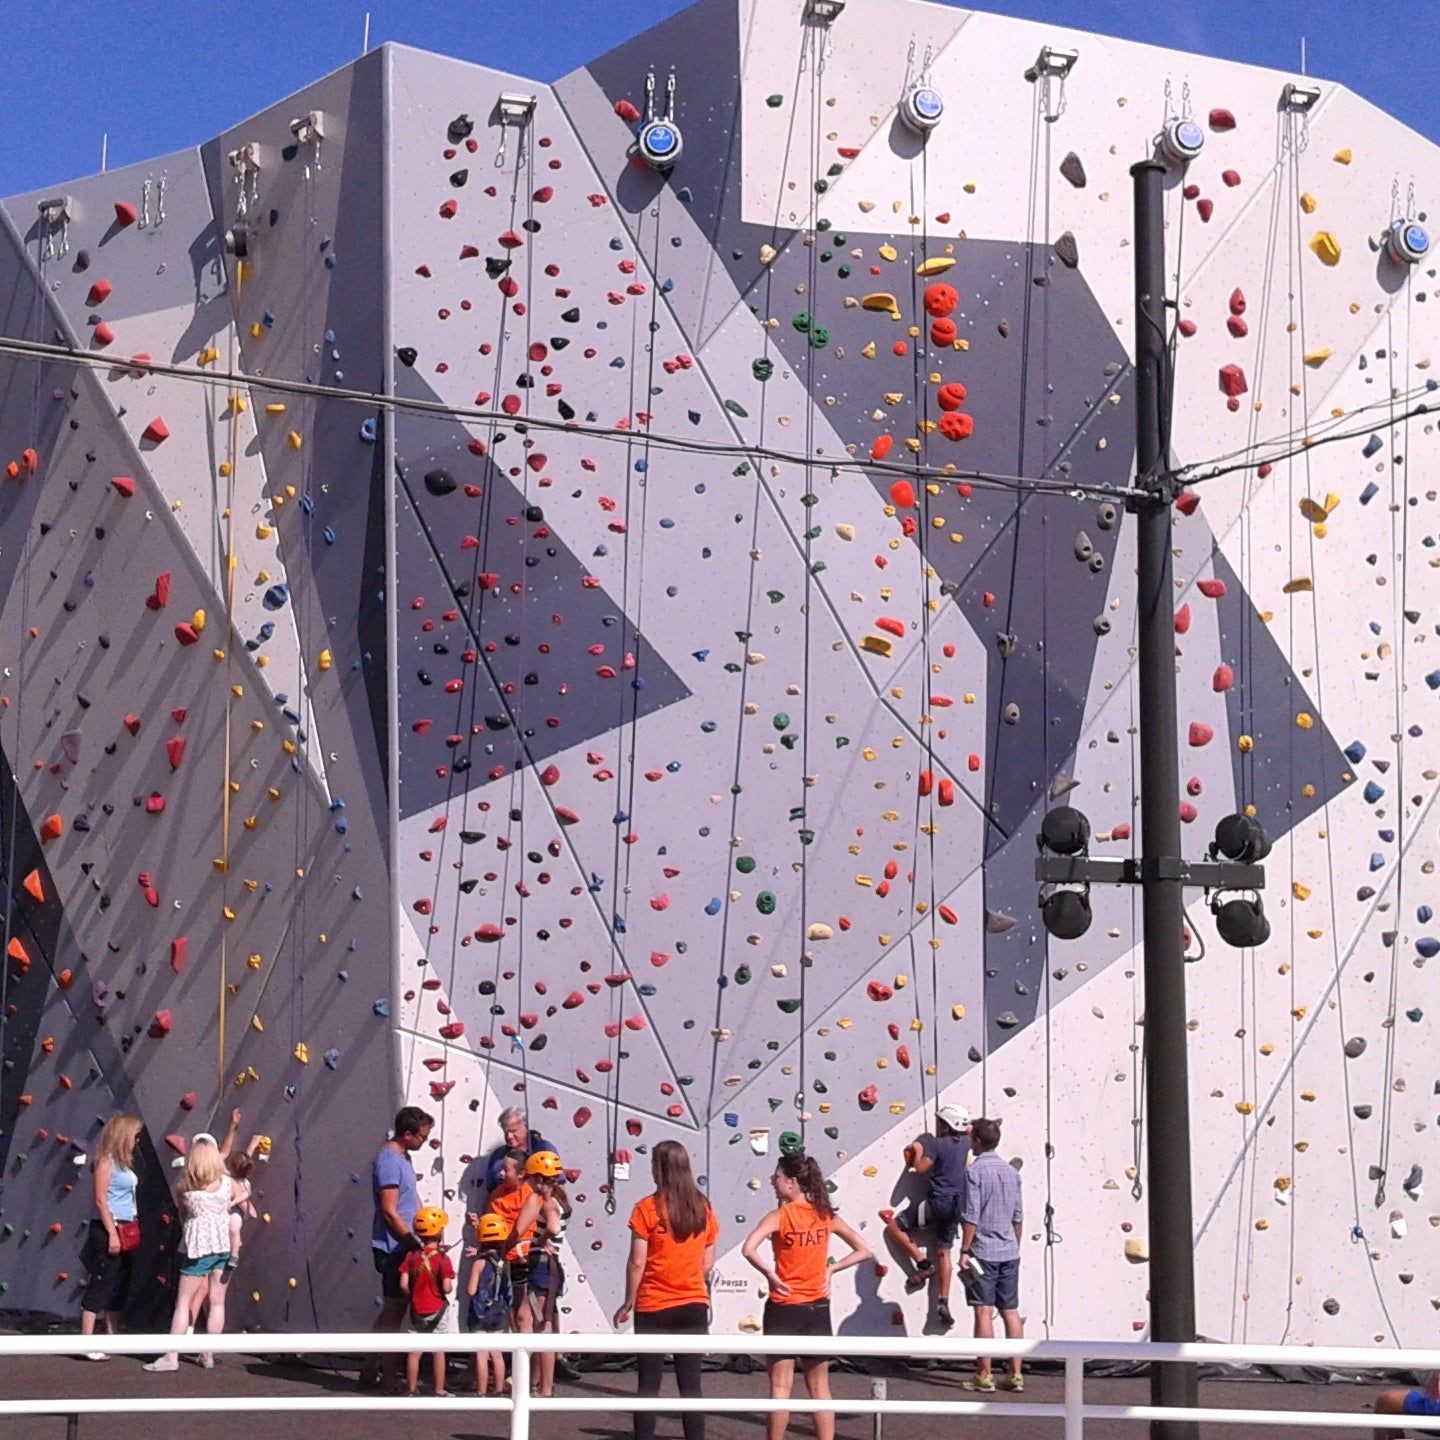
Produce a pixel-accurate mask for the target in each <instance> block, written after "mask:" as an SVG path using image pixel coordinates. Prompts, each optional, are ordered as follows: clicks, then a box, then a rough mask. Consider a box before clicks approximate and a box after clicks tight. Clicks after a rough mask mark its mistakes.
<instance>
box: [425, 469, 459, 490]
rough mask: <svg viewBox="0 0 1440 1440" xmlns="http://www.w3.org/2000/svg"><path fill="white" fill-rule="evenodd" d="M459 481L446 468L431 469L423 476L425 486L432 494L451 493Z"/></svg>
mask: <svg viewBox="0 0 1440 1440" xmlns="http://www.w3.org/2000/svg"><path fill="white" fill-rule="evenodd" d="M459 487H460V482H459V481H458V480H457V479H456V478H455V477H454V476H453V475H452V474H451V473H450V472H449V471H448V470H431V471H428V472H427V473H426V476H425V488H426V489H427V490H428V491H429V492H430V493H431V494H432V495H437V496H439V495H453V494H454V493H455V491H456V490H457V489H459Z"/></svg>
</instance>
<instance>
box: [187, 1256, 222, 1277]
mask: <svg viewBox="0 0 1440 1440" xmlns="http://www.w3.org/2000/svg"><path fill="white" fill-rule="evenodd" d="M229 1263H230V1252H229V1251H228V1250H221V1251H220V1252H219V1253H218V1254H215V1255H197V1256H195V1258H194V1259H193V1260H192V1259H191V1258H190V1256H188V1255H186V1256H184V1257H183V1258H182V1259H181V1261H180V1273H181V1274H182V1275H209V1274H210V1273H211V1272H212V1271H214V1270H223V1269H224V1268H225V1266H226V1265H228V1264H229Z"/></svg>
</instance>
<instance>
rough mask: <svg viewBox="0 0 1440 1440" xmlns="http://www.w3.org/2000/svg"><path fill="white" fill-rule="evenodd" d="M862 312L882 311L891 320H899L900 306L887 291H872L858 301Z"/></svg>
mask: <svg viewBox="0 0 1440 1440" xmlns="http://www.w3.org/2000/svg"><path fill="white" fill-rule="evenodd" d="M860 308H861V309H862V310H883V311H884V312H885V314H887V315H889V316H890V317H891V318H892V319H895V320H898V319H899V318H900V304H899V302H898V301H897V300H896V299H895V297H894V296H893V295H892V294H891V293H890V292H889V291H888V290H874V291H872V292H871V293H870V294H869V295H864V296H862V297H861V299H860Z"/></svg>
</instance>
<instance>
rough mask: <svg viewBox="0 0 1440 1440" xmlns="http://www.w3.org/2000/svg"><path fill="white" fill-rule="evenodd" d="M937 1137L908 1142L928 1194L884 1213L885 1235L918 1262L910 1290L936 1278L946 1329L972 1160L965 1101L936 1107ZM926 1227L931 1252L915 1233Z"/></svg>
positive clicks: (939, 1318)
mask: <svg viewBox="0 0 1440 1440" xmlns="http://www.w3.org/2000/svg"><path fill="white" fill-rule="evenodd" d="M935 1130H936V1134H935V1135H934V1136H930V1137H925V1136H919V1137H917V1138H916V1139H915V1140H914V1141H913V1142H912V1143H911V1144H910V1145H908V1146H906V1149H905V1156H906V1160H907V1161H908V1162H909V1165H910V1168H911V1169H913V1170H914V1172H915V1173H916V1174H917V1175H922V1176H924V1177H925V1179H926V1180H927V1181H928V1187H927V1189H928V1193H927V1195H926V1198H925V1199H924V1200H923V1201H922V1202H921V1203H920V1204H919V1205H913V1206H912V1205H908V1204H907V1205H903V1206H901V1208H900V1209H899V1210H896V1211H893V1212H882V1213H883V1215H884V1220H885V1234H886V1236H887V1237H888V1238H889V1240H890V1241H891V1242H892V1243H893V1244H894V1246H895V1248H896V1249H897V1250H899V1251H900V1253H901V1254H902V1255H904V1256H905V1257H906V1258H907V1259H908V1260H909V1261H910V1263H911V1264H912V1265H913V1266H914V1270H913V1272H912V1273H911V1275H910V1278H909V1279H908V1280H906V1282H905V1288H906V1290H909V1291H915V1290H922V1289H924V1287H925V1286H926V1285H927V1284H929V1282H930V1279H931V1277H932V1276H934V1277H936V1280H937V1284H936V1303H935V1318H936V1320H937V1321H938V1322H939V1323H940V1324H941V1325H943V1326H944V1327H945V1328H946V1329H947V1330H948V1329H949V1328H950V1327H951V1326H952V1325H953V1324H954V1323H955V1317H954V1315H952V1314H951V1313H950V1280H951V1273H952V1262H951V1258H950V1251H951V1249H952V1248H953V1247H954V1245H955V1240H956V1238H957V1236H958V1235H959V1234H960V1191H961V1187H962V1185H963V1184H964V1181H965V1167H966V1166H967V1165H968V1164H969V1162H970V1116H969V1114H968V1113H967V1112H966V1111H965V1109H964V1107H963V1106H960V1105H942V1106H941V1107H940V1108H939V1110H938V1111H937V1112H936V1116H935ZM921 1229H928V1230H930V1232H931V1235H930V1245H929V1250H930V1253H929V1255H924V1254H922V1253H921V1251H920V1247H919V1246H918V1245H917V1244H916V1243H915V1241H914V1240H913V1239H912V1238H911V1237H912V1235H913V1234H914V1233H915V1232H916V1231H917V1230H921Z"/></svg>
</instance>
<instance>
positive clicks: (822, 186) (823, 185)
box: [815, 180, 830, 195]
mask: <svg viewBox="0 0 1440 1440" xmlns="http://www.w3.org/2000/svg"><path fill="white" fill-rule="evenodd" d="M829 188H830V182H829V181H828V180H817V181H816V182H815V193H816V194H817V195H823V194H824V193H825V192H826V191H827V190H828V189H829Z"/></svg>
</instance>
